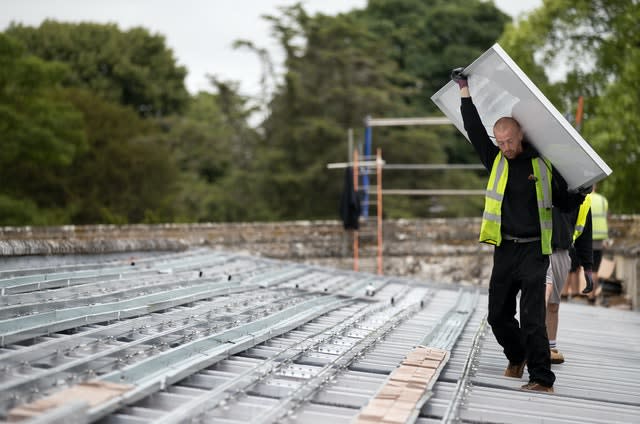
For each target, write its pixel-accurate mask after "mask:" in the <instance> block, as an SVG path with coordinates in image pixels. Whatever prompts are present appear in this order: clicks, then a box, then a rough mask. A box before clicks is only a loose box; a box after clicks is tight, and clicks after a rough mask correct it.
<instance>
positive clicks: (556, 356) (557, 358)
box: [550, 348, 564, 364]
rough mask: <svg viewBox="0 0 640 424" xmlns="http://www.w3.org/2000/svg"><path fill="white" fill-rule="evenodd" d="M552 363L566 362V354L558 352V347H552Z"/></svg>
mask: <svg viewBox="0 0 640 424" xmlns="http://www.w3.org/2000/svg"><path fill="white" fill-rule="evenodd" d="M550 353H551V363H552V364H561V363H563V362H564V355H563V354H562V353H560V352H558V349H555V348H554V349H551V352H550Z"/></svg>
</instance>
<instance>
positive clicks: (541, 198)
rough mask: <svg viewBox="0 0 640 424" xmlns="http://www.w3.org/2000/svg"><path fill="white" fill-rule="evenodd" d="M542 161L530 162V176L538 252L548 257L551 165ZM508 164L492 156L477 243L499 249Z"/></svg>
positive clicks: (500, 155)
mask: <svg viewBox="0 0 640 424" xmlns="http://www.w3.org/2000/svg"><path fill="white" fill-rule="evenodd" d="M545 162H546V161H544V160H543V159H542V158H533V159H531V164H532V165H533V175H534V176H535V178H536V182H535V183H536V197H537V199H538V216H539V218H540V242H541V244H542V253H543V254H544V255H550V254H551V232H552V221H551V172H550V169H551V165H550V164H548V163H545ZM508 177H509V164H508V162H507V159H506V158H505V157H504V155H503V154H502V152H499V153H498V154H497V155H496V158H495V160H494V161H493V167H492V168H491V175H490V176H489V182H488V183H487V192H486V195H485V201H484V213H483V215H482V226H481V227H480V242H482V243H489V244H493V245H496V246H500V244H501V243H502V233H501V231H500V225H501V222H502V199H503V198H504V191H505V188H506V187H507V178H508Z"/></svg>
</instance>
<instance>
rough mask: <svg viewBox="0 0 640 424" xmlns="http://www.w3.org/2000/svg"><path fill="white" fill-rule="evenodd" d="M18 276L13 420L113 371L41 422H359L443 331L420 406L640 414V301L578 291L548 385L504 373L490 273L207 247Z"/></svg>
mask: <svg viewBox="0 0 640 424" xmlns="http://www.w3.org/2000/svg"><path fill="white" fill-rule="evenodd" d="M372 290H375V295H374V296H368V295H366V293H367V292H368V291H369V292H370V291H372ZM0 293H1V296H0V319H1V321H0V413H1V415H2V417H3V418H5V419H7V418H8V415H7V414H9V413H10V411H11V410H12V408H16V407H24V406H25V405H35V404H34V403H33V402H36V401H38V400H39V399H51V397H52V396H53V397H55V395H56V393H57V394H58V395H59V397H62V398H64V394H65V393H72V392H68V391H69V390H72V389H74V388H75V389H76V390H85V389H83V387H84V388H86V391H90V390H93V389H96V387H97V389H96V390H97V391H100V390H102V393H103V394H104V392H105V391H109V390H110V389H114V390H116V389H118V390H121V391H114V392H113V393H114V394H112V395H110V396H111V397H108V398H105V399H106V400H105V399H103V400H102V401H100V402H96V403H95V404H93V405H91V406H87V405H86V404H82V403H78V402H74V401H73V400H72V399H69V401H66V400H65V401H64V402H62V403H61V404H60V403H59V404H57V409H49V410H47V412H46V413H45V414H40V415H37V414H36V417H35V418H33V419H31V422H33V423H36V422H37V423H40V422H43V423H44V422H61V423H62V422H66V423H69V422H99V423H109V424H112V423H113V424H115V423H119V424H125V423H131V424H134V423H136V424H137V423H149V422H161V423H177V422H220V423H240V422H242V423H246V422H255V423H262V422H291V423H325V422H332V423H333V422H335V423H341V422H344V423H348V422H352V421H353V420H354V417H356V416H357V415H358V413H359V411H360V410H361V408H362V407H364V406H365V405H367V403H368V402H369V401H370V400H371V399H372V397H373V396H374V395H375V394H376V393H377V392H378V390H379V389H380V387H381V386H382V385H383V384H384V383H385V382H386V381H387V380H388V378H389V374H390V373H391V372H392V371H393V370H395V369H396V368H397V367H398V365H399V364H400V363H401V362H402V361H403V358H405V356H406V355H407V354H408V353H409V352H410V351H411V350H412V349H413V348H415V347H416V346H417V345H426V346H430V347H435V348H440V349H444V350H447V351H449V353H450V355H449V358H448V362H446V365H445V366H444V369H443V370H442V372H441V373H440V374H439V376H438V378H437V381H436V382H435V384H434V385H432V390H429V391H428V392H425V393H424V396H423V398H422V399H421V400H420V402H419V404H418V407H419V408H418V409H416V411H415V414H414V415H413V416H412V417H411V418H410V420H409V422H412V421H415V422H417V423H435V422H490V423H590V422H606V423H614V422H615V423H633V422H640V314H638V313H637V312H632V311H622V310H614V309H604V308H600V307H593V306H587V305H582V304H572V303H563V304H562V305H561V308H560V330H559V348H560V350H561V351H562V352H563V353H564V354H565V356H566V358H567V360H566V362H565V363H564V364H561V365H554V366H553V370H554V372H555V373H556V376H557V381H556V385H555V387H554V388H555V393H554V394H537V393H530V392H522V391H519V390H518V388H519V387H520V386H521V385H522V384H524V383H525V382H526V373H525V377H523V379H522V380H521V381H517V380H515V379H511V378H506V377H503V376H502V372H503V370H504V367H505V366H506V359H505V358H504V356H503V354H502V353H501V348H500V347H499V346H498V345H497V343H496V342H495V339H494V338H493V335H492V334H491V330H490V328H489V327H488V325H487V324H486V321H485V317H486V312H487V311H486V304H487V298H486V294H485V293H483V292H480V291H478V290H477V289H475V288H473V287H465V288H458V287H453V286H447V285H443V284H435V283H431V282H425V281H416V280H411V279H406V278H398V277H392V276H384V277H382V276H375V275H371V274H366V273H354V272H350V271H343V270H335V269H329V268H323V267H317V266H307V265H301V264H294V263H289V262H284V261H275V260H270V259H265V258H261V257H252V256H246V255H239V254H234V253H229V252H219V251H212V250H191V251H186V252H181V253H175V254H167V253H163V254H149V253H146V254H140V255H138V256H137V257H136V258H135V259H132V258H131V257H130V256H125V255H120V256H118V255H111V256H104V257H91V256H83V257H69V256H63V257H59V258H52V257H48V258H46V259H44V258H43V259H42V260H41V261H39V259H38V258H31V259H28V260H27V259H21V260H18V259H16V260H13V261H4V263H3V271H0ZM96 380H98V381H99V382H100V383H102V384H104V385H102V386H96V387H93V386H87V385H86V384H87V382H95V381H96ZM83 384H85V385H83ZM74 393H77V391H76V392H74ZM16 411H17V410H13V413H14V414H15V413H16ZM14 416H15V415H14Z"/></svg>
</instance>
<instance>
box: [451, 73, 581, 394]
mask: <svg viewBox="0 0 640 424" xmlns="http://www.w3.org/2000/svg"><path fill="white" fill-rule="evenodd" d="M451 78H452V79H453V80H454V81H455V82H456V83H457V84H458V86H459V87H460V95H461V106H460V110H461V112H462V119H463V122H464V128H465V130H466V131H467V135H468V136H469V140H470V141H471V144H472V145H473V147H474V149H475V150H476V152H477V153H478V156H479V157H480V160H481V162H482V163H483V165H484V166H485V168H487V170H488V171H489V172H490V176H489V182H488V184H487V192H486V196H485V210H484V214H483V218H482V226H481V229H480V241H481V242H484V243H489V244H492V245H494V246H495V248H494V255H493V270H492V272H491V279H490V282H489V315H488V322H489V324H490V325H491V329H492V331H493V334H494V336H495V337H496V340H497V341H498V343H499V344H500V345H501V346H502V348H503V349H504V354H505V356H506V357H507V359H508V360H509V364H508V366H507V368H506V370H505V372H504V375H505V376H507V377H514V378H522V375H523V373H524V367H525V365H527V368H528V371H529V383H527V384H525V385H523V386H522V387H521V388H522V389H523V390H531V391H538V392H548V393H552V392H553V384H554V382H555V379H556V377H555V375H554V373H553V372H552V371H551V362H550V354H549V339H548V337H547V331H546V327H545V277H546V272H547V269H548V267H549V255H550V254H551V233H552V217H551V215H552V214H551V207H552V205H553V206H554V207H558V208H559V209H560V210H563V211H566V212H569V211H572V210H574V209H576V208H577V207H578V206H579V205H580V203H582V201H583V200H584V195H583V194H579V193H569V192H568V190H567V183H566V181H565V180H564V179H563V178H562V176H561V175H560V174H559V173H558V172H557V171H555V170H554V169H553V167H552V166H551V164H550V163H549V162H548V161H547V160H545V159H543V158H542V157H540V156H539V154H538V152H537V151H536V150H535V148H534V147H533V146H532V145H531V144H530V143H528V142H527V141H526V138H525V137H524V133H523V131H522V129H521V127H520V124H519V123H518V122H517V121H516V120H515V119H513V118H511V117H503V118H500V119H498V120H497V121H496V122H495V124H494V126H493V133H494V136H495V143H496V144H497V146H496V144H494V143H493V142H492V141H491V138H490V137H489V134H487V130H486V129H485V126H484V124H483V123H482V121H481V119H480V115H479V113H478V110H477V109H476V107H475V105H474V104H473V102H472V100H471V94H470V91H469V84H468V80H467V77H466V75H465V74H464V69H463V68H456V69H454V70H453V71H452V73H451ZM518 292H520V322H518V320H517V319H516V297H517V294H518Z"/></svg>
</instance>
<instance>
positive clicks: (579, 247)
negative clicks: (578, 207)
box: [574, 209, 593, 294]
mask: <svg viewBox="0 0 640 424" xmlns="http://www.w3.org/2000/svg"><path fill="white" fill-rule="evenodd" d="M592 241H593V225H592V223H591V209H589V212H588V213H587V221H586V222H585V224H584V230H583V231H582V234H580V237H578V238H577V239H576V241H575V243H574V247H575V249H576V255H577V256H578V260H579V261H580V264H581V265H582V267H583V268H584V278H585V280H586V283H587V284H586V286H585V288H584V290H582V293H584V294H587V293H591V292H592V291H593V244H592Z"/></svg>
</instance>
